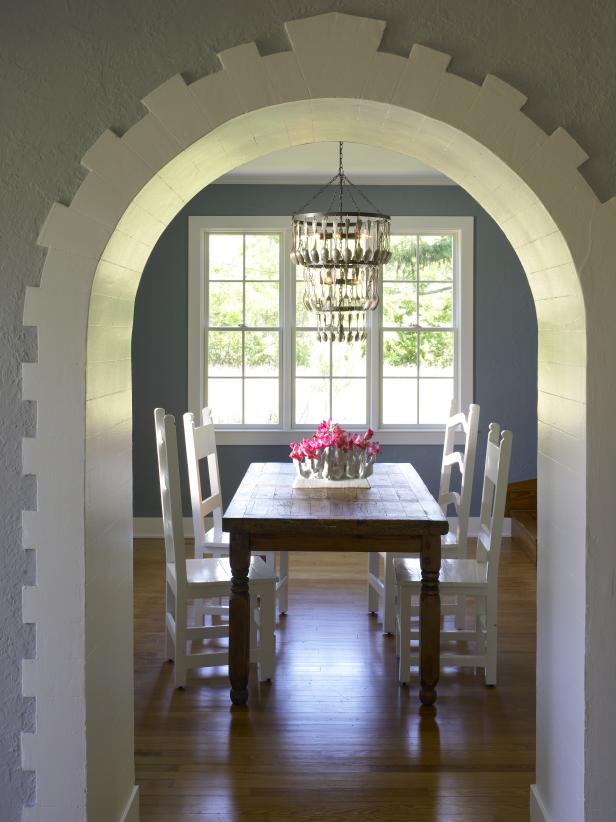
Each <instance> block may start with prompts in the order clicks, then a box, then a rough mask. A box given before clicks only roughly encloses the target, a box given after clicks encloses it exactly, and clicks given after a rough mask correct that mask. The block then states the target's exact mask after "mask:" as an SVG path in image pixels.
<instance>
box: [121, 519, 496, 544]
mask: <svg viewBox="0 0 616 822" xmlns="http://www.w3.org/2000/svg"><path fill="white" fill-rule="evenodd" d="M449 527H450V529H451V530H452V531H453V530H454V528H455V527H456V517H450V518H449ZM478 533H479V517H469V520H468V535H469V537H476V536H477V534H478ZM133 536H134V538H135V539H157V538H161V537H162V536H163V521H162V518H161V517H135V518H134V519H133ZM184 536H185V537H189V538H191V537H193V536H194V532H193V524H192V518H191V517H184ZM503 536H504V537H510V536H511V518H510V517H505V519H504V520H503Z"/></svg>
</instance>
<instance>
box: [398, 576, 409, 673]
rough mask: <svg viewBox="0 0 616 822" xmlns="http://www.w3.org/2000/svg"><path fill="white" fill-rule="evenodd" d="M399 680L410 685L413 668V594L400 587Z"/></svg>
mask: <svg viewBox="0 0 616 822" xmlns="http://www.w3.org/2000/svg"><path fill="white" fill-rule="evenodd" d="M397 629H398V652H399V663H398V681H399V683H400V684H401V685H408V684H409V681H410V678H411V677H410V669H411V636H410V634H411V594H410V591H405V590H404V588H402V587H401V588H400V589H399V591H398V625H397Z"/></svg>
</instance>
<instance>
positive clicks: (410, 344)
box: [383, 331, 417, 377]
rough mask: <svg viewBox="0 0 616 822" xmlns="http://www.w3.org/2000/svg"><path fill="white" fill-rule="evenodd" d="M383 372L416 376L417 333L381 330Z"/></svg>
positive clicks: (398, 375)
mask: <svg viewBox="0 0 616 822" xmlns="http://www.w3.org/2000/svg"><path fill="white" fill-rule="evenodd" d="M383 374H384V375H385V376H391V377H394V376H396V377H407V376H408V377H410V376H417V334H416V333H415V332H414V331H384V332H383Z"/></svg>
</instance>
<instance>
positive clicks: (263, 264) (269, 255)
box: [246, 234, 280, 280]
mask: <svg viewBox="0 0 616 822" xmlns="http://www.w3.org/2000/svg"><path fill="white" fill-rule="evenodd" d="M279 265H280V245H279V237H278V235H277V234H247V235H246V279H247V280H277V279H278V269H279Z"/></svg>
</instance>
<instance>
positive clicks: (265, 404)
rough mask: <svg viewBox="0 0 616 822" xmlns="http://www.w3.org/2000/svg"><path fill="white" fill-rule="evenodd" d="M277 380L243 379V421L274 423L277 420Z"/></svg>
mask: <svg viewBox="0 0 616 822" xmlns="http://www.w3.org/2000/svg"><path fill="white" fill-rule="evenodd" d="M278 393H279V392H278V380H254V379H253V380H251V379H248V380H245V382H244V422H245V423H250V424H252V425H276V424H277V423H278V422H279V419H280V417H279V409H278Z"/></svg>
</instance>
